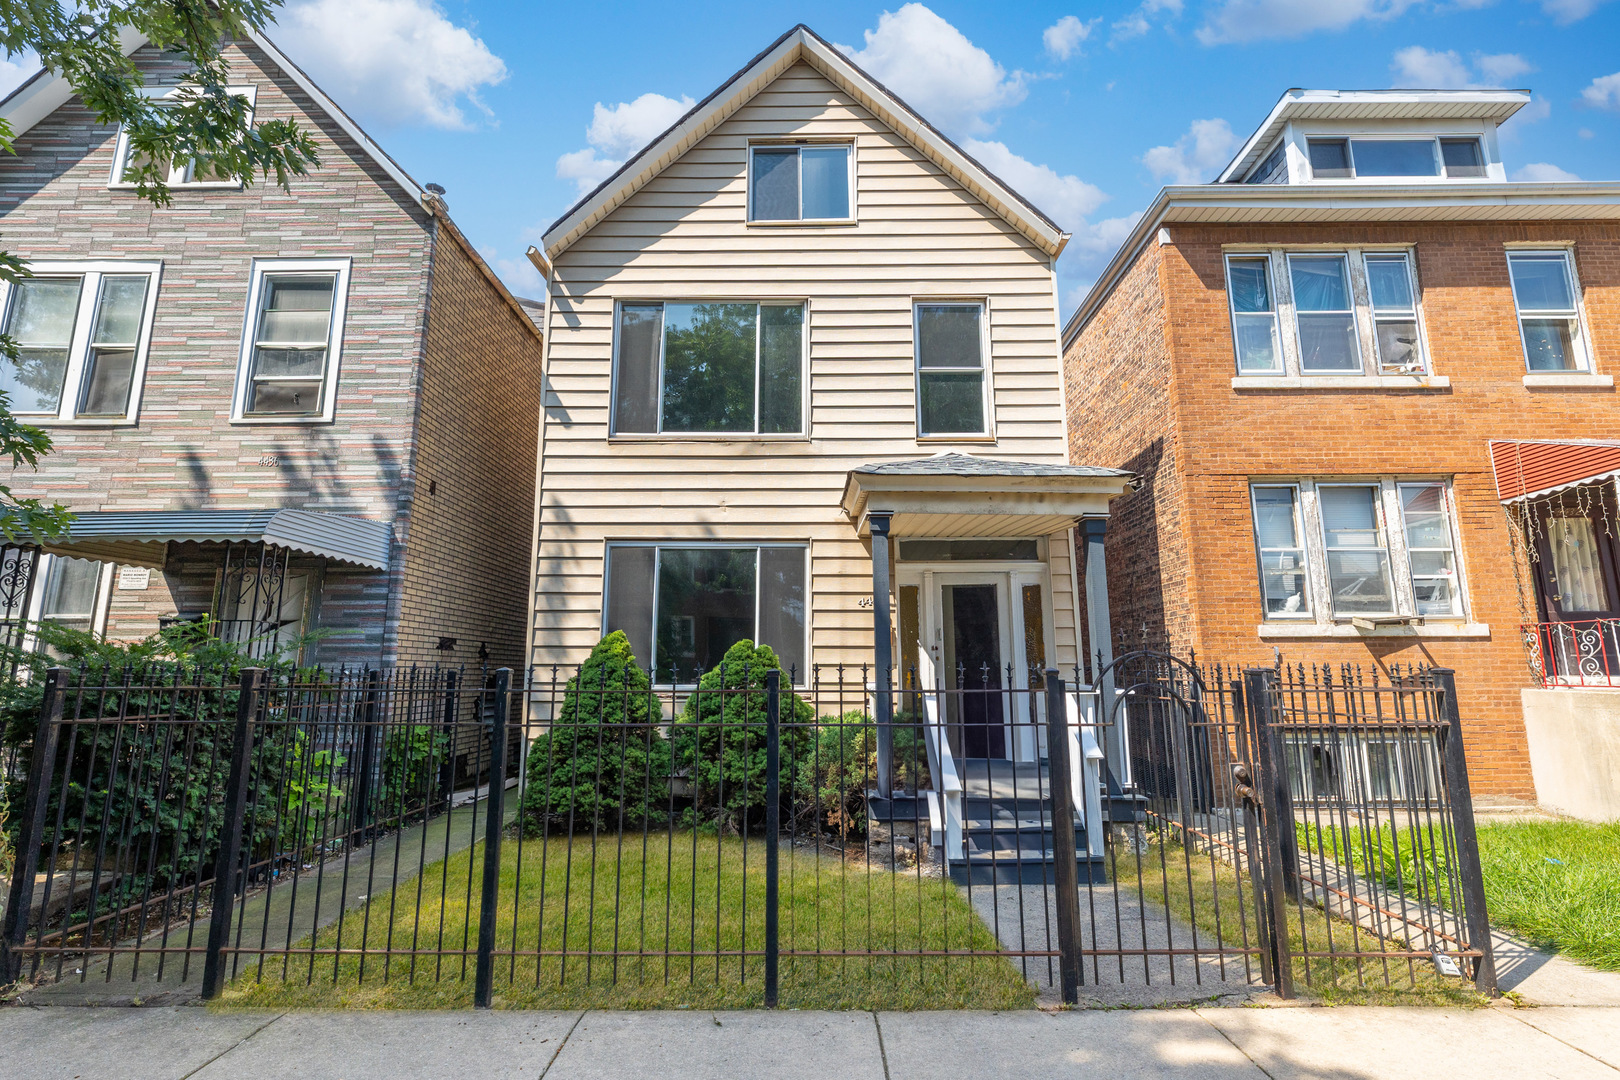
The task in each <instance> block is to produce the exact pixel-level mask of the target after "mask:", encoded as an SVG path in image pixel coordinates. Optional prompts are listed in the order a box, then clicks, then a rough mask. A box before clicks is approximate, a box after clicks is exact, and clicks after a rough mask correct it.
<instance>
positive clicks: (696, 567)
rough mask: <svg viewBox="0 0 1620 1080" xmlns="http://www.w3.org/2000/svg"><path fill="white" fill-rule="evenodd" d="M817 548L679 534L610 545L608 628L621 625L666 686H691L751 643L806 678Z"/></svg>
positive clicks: (802, 681) (801, 679) (605, 629)
mask: <svg viewBox="0 0 1620 1080" xmlns="http://www.w3.org/2000/svg"><path fill="white" fill-rule="evenodd" d="M808 553H809V549H808V548H807V547H806V546H805V545H804V544H758V545H735V546H734V545H725V544H715V543H695V542H681V541H671V542H669V543H667V544H665V543H615V544H610V545H608V549H607V574H606V596H605V597H604V603H603V612H604V619H603V628H602V629H603V633H611V632H613V631H614V630H622V631H624V633H625V636H626V637H628V638H629V639H630V648H631V650H632V651H633V652H634V653H635V656H636V659H637V661H638V662H639V663H640V664H641V665H642V666H644V667H647V668H649V669H650V670H651V671H652V672H653V681H654V682H656V683H658V684H660V685H674V684H690V683H695V682H697V680H698V676H700V675H702V674H703V673H704V672H705V671H708V670H710V669H712V668H713V667H714V666H715V665H716V664H718V663H719V662H720V660H721V659H722V658H723V657H724V656H725V654H726V650H727V649H729V648H731V646H733V645H735V644H736V643H737V642H739V641H743V640H749V641H753V642H754V643H756V644H759V645H768V646H770V647H771V648H772V649H773V650H775V652H776V655H777V658H778V659H779V660H780V661H781V665H782V670H783V671H784V672H786V671H792V672H793V673H794V677H795V679H796V680H797V682H798V683H799V684H800V685H804V684H805V682H806V681H807V678H808V676H807V673H806V671H805V657H806V655H807V643H806V640H805V631H806V627H807V624H808V622H807V618H806V614H807V610H808V609H807V603H808V590H807V588H806V583H807V577H808V571H807V565H806V564H807V556H808Z"/></svg>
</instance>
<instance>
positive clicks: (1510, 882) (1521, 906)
mask: <svg viewBox="0 0 1620 1080" xmlns="http://www.w3.org/2000/svg"><path fill="white" fill-rule="evenodd" d="M1479 852H1480V861H1481V862H1482V863H1483V864H1484V867H1485V907H1486V910H1488V911H1489V912H1490V913H1491V922H1492V923H1494V924H1496V925H1497V926H1499V927H1501V928H1502V929H1504V930H1507V931H1509V932H1511V933H1514V934H1517V935H1519V936H1520V937H1522V938H1524V939H1526V940H1527V941H1530V942H1531V943H1533V944H1535V945H1538V946H1540V947H1542V948H1544V949H1550V950H1553V951H1556V952H1560V953H1563V954H1564V955H1565V956H1567V957H1569V958H1570V959H1571V960H1579V961H1580V962H1581V963H1583V964H1590V965H1592V966H1593V967H1596V968H1602V969H1604V970H1606V971H1620V822H1611V823H1609V824H1607V825H1592V824H1588V823H1586V822H1580V821H1521V822H1512V823H1504V824H1491V825H1481V826H1480V828H1479Z"/></svg>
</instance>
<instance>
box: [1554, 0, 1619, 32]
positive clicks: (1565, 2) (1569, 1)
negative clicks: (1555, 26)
mask: <svg viewBox="0 0 1620 1080" xmlns="http://www.w3.org/2000/svg"><path fill="white" fill-rule="evenodd" d="M1604 2H1605V0H1541V10H1542V11H1545V12H1546V13H1547V14H1548V15H1551V16H1552V17H1553V22H1556V23H1559V24H1560V25H1565V26H1567V25H1568V24H1570V23H1572V22H1579V21H1580V20H1582V19H1584V18H1586V17H1587V16H1588V15H1590V14H1592V12H1594V11H1596V10H1597V9H1598V6H1599V5H1601V4H1603V3H1604Z"/></svg>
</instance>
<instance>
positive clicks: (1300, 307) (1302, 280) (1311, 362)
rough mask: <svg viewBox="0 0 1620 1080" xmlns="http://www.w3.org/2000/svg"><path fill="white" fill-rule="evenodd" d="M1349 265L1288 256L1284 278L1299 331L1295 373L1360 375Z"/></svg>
mask: <svg viewBox="0 0 1620 1080" xmlns="http://www.w3.org/2000/svg"><path fill="white" fill-rule="evenodd" d="M1349 261H1350V260H1349V258H1348V257H1347V256H1344V255H1290V256H1288V274H1289V279H1290V281H1291V282H1292V283H1293V287H1294V325H1295V328H1296V329H1297V330H1298V332H1299V368H1300V371H1301V372H1304V373H1305V374H1343V373H1346V372H1349V373H1359V372H1360V371H1361V345H1360V343H1359V342H1358V341H1357V340H1356V336H1357V335H1356V306H1355V302H1354V301H1353V300H1351V295H1350V269H1349Z"/></svg>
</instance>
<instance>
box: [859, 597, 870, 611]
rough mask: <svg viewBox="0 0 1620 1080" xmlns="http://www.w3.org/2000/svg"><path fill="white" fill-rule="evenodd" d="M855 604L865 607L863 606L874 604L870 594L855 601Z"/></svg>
mask: <svg viewBox="0 0 1620 1080" xmlns="http://www.w3.org/2000/svg"><path fill="white" fill-rule="evenodd" d="M855 606H856V607H863V608H866V607H871V606H872V598H871V597H870V596H863V597H861V598H860V599H859V600H857V601H855Z"/></svg>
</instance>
